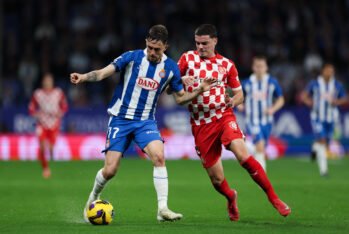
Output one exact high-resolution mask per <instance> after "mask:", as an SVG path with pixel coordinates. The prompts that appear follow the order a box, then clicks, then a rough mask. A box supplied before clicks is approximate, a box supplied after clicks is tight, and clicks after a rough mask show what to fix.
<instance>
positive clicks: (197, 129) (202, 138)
mask: <svg viewBox="0 0 349 234" xmlns="http://www.w3.org/2000/svg"><path fill="white" fill-rule="evenodd" d="M192 132H193V136H194V140H195V149H196V153H197V155H198V156H199V157H200V159H201V163H202V165H203V167H204V168H210V167H212V166H213V165H215V163H216V162H217V161H218V160H219V158H220V157H221V153H222V143H221V140H220V131H219V125H218V124H217V123H215V122H213V123H209V124H205V125H200V126H193V128H192Z"/></svg>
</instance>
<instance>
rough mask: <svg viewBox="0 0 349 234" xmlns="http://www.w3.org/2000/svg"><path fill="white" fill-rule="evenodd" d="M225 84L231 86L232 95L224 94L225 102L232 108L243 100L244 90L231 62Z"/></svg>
mask: <svg viewBox="0 0 349 234" xmlns="http://www.w3.org/2000/svg"><path fill="white" fill-rule="evenodd" d="M227 85H228V86H229V87H230V88H231V90H232V93H233V97H230V96H229V95H227V94H226V95H225V103H226V105H227V106H228V107H231V108H234V107H236V106H238V105H240V104H242V103H243V102H244V99H245V98H244V92H243V90H242V86H241V84H240V80H239V75H238V71H237V69H236V67H235V65H234V64H233V65H232V66H231V68H230V70H229V72H228V77H227Z"/></svg>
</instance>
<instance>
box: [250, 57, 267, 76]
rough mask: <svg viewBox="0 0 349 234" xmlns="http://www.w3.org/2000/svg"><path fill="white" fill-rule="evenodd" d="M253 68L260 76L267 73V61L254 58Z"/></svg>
mask: <svg viewBox="0 0 349 234" xmlns="http://www.w3.org/2000/svg"><path fill="white" fill-rule="evenodd" d="M252 70H253V73H254V74H255V75H256V76H258V77H261V76H263V75H265V74H266V73H267V71H268V65H267V62H266V61H265V60H264V59H254V60H253V64H252Z"/></svg>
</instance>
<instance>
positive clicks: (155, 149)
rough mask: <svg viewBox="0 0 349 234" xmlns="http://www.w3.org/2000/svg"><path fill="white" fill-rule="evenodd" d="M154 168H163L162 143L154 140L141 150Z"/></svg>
mask: <svg viewBox="0 0 349 234" xmlns="http://www.w3.org/2000/svg"><path fill="white" fill-rule="evenodd" d="M143 151H144V152H145V153H146V154H147V155H148V157H149V158H150V160H151V161H152V162H153V163H154V165H155V166H164V165H165V157H164V143H163V142H162V141H161V140H154V141H151V142H149V144H148V145H147V146H146V147H145V148H144V149H143Z"/></svg>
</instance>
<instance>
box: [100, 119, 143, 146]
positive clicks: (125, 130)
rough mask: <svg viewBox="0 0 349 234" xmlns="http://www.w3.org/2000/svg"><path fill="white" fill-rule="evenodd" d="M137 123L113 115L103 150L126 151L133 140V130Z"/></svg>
mask: <svg viewBox="0 0 349 234" xmlns="http://www.w3.org/2000/svg"><path fill="white" fill-rule="evenodd" d="M136 127H137V126H136V124H135V123H133V122H132V121H129V120H122V119H118V118H115V117H112V118H111V120H110V121H109V125H108V131H107V139H106V144H105V149H104V150H103V151H102V152H104V153H107V152H108V151H117V152H121V153H124V152H125V151H126V150H127V148H128V147H129V146H130V143H131V141H132V135H131V134H132V131H134V129H136Z"/></svg>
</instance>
